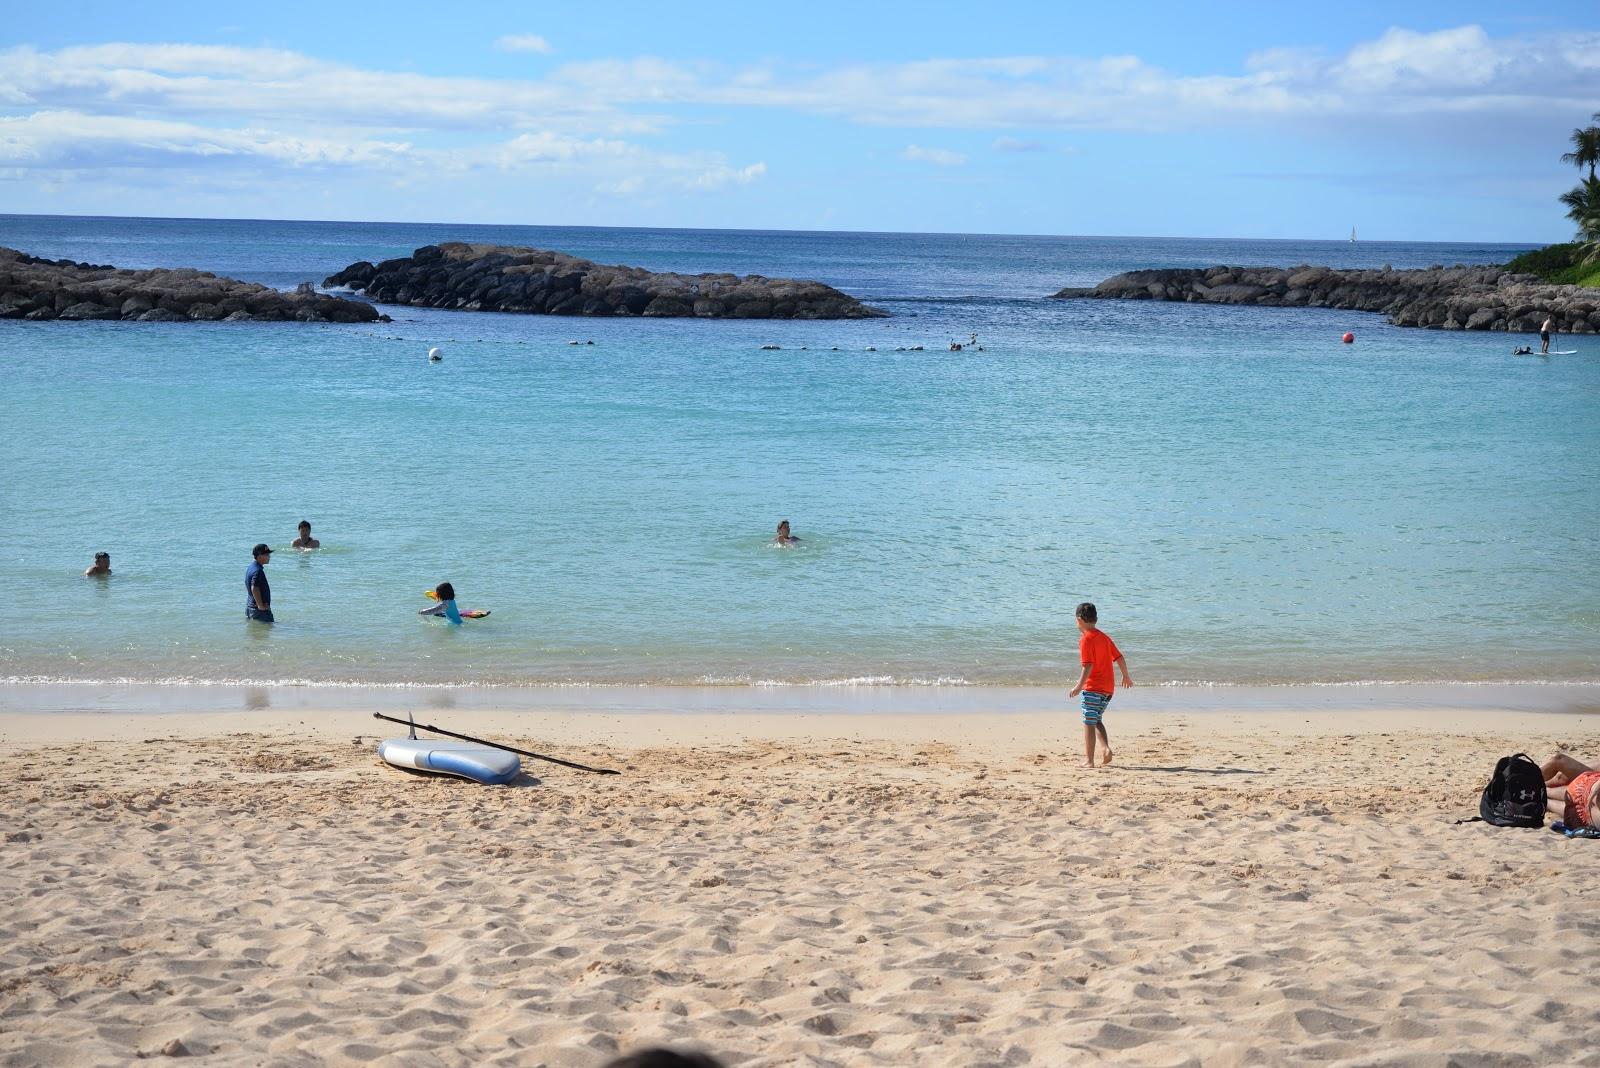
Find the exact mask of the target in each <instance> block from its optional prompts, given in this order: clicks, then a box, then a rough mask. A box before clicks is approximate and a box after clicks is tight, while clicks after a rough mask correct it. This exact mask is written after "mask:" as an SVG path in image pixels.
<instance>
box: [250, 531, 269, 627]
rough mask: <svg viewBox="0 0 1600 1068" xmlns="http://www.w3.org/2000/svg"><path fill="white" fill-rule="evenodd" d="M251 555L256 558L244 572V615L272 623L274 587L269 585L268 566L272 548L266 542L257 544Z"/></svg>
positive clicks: (258, 620) (260, 621)
mask: <svg viewBox="0 0 1600 1068" xmlns="http://www.w3.org/2000/svg"><path fill="white" fill-rule="evenodd" d="M250 555H251V556H253V557H255V558H256V559H255V563H253V564H251V565H250V566H249V567H248V568H246V569H245V572H244V594H245V602H244V617H245V618H246V619H253V620H255V621H256V622H258V623H271V622H272V621H273V620H272V587H271V586H269V585H267V570H266V568H267V563H268V562H269V561H270V560H271V559H272V550H271V549H269V548H267V546H266V545H265V544H262V545H257V546H256V547H255V548H254V549H251V550H250Z"/></svg>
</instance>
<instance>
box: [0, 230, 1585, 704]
mask: <svg viewBox="0 0 1600 1068" xmlns="http://www.w3.org/2000/svg"><path fill="white" fill-rule="evenodd" d="M453 238H461V239H468V240H480V241H482V240H492V241H504V242H515V243H523V244H532V245H537V246H540V247H547V248H558V249H561V250H563V251H568V252H572V253H575V254H578V255H582V256H588V257H592V258H596V259H600V260H603V261H607V262H626V263H633V264H639V265H642V266H647V267H652V268H658V269H669V268H670V269H677V270H690V271H697V270H734V271H739V272H741V273H744V272H759V273H763V274H769V275H775V276H781V275H788V276H797V277H811V278H818V279H821V280H823V281H826V282H829V283H831V284H834V285H838V286H839V287H840V288H843V289H845V290H847V291H849V292H851V293H854V294H856V295H858V296H860V297H862V298H864V299H866V300H868V301H869V302H872V303H875V304H877V305H879V306H881V307H883V308H884V309H886V310H888V311H890V312H892V313H893V314H892V317H891V318H888V319H883V320H874V321H866V322H845V323H811V322H807V323H789V322H696V321H673V320H636V319H615V320H609V319H608V320H594V319H568V318H554V317H541V316H511V315H494V314H472V313H459V312H436V311H424V310H417V309H407V308H398V309H387V310H389V311H390V313H391V314H393V315H394V316H395V318H396V321H395V322H394V323H392V324H378V325H376V326H309V325H305V324H248V323H246V324H232V323H230V324H221V323H217V324H198V323H197V324H171V325H168V324H141V325H138V326H134V325H126V324H117V323H82V324H51V323H44V324H33V323H19V322H0V383H3V393H4V412H5V424H6V432H5V434H4V435H3V436H0V521H3V523H4V527H5V530H6V536H5V538H4V539H3V540H0V576H3V577H4V580H5V585H6V587H7V593H6V597H7V601H8V605H7V610H6V611H5V612H4V614H3V616H0V680H10V681H13V682H15V681H20V680H61V679H97V680H109V679H128V680H141V681H182V680H193V681H216V682H220V681H238V680H261V681H280V682H281V681H288V680H306V681H311V682H318V683H362V684H379V685H383V684H426V685H436V684H449V683H469V684H471V683H479V684H540V683H647V682H654V683H668V684H703V683H729V684H745V683H822V682H844V681H856V682H860V681H864V680H872V681H880V682H891V681H892V682H900V683H916V682H924V683H929V682H945V683H963V682H965V683H986V684H1034V683H1059V682H1062V681H1065V680H1070V679H1072V678H1075V676H1076V664H1075V656H1076V638H1077V632H1076V628H1075V626H1074V624H1073V621H1072V608H1073V606H1074V605H1075V604H1076V603H1077V602H1078V601H1081V600H1085V599H1092V600H1094V601H1096V602H1097V603H1098V604H1099V605H1100V609H1101V613H1102V619H1103V622H1104V624H1105V626H1106V627H1107V629H1108V630H1110V631H1111V632H1112V633H1113V634H1114V635H1115V636H1116V637H1117V640H1118V643H1119V644H1120V645H1121V647H1122V648H1123V650H1124V651H1125V652H1126V653H1127V654H1128V656H1129V659H1130V662H1131V663H1132V665H1133V669H1134V672H1135V677H1136V678H1138V679H1139V680H1140V681H1142V682H1147V683H1155V682H1175V683H1196V684H1203V683H1236V684H1273V683H1314V682H1325V683H1343V682H1359V681H1369V680H1391V681H1394V680H1399V681H1423V682H1446V681H1469V682H1470V681H1485V680H1503V679H1518V680H1520V679H1531V680H1540V681H1551V682H1563V681H1564V682H1595V681H1600V584H1597V582H1596V575H1597V567H1596V565H1597V562H1600V561H1597V554H1596V550H1595V532H1596V530H1597V529H1600V487H1597V482H1596V474H1595V470H1596V469H1595V458H1596V457H1597V456H1600V414H1597V413H1600V340H1596V339H1592V338H1577V339H1574V340H1573V341H1572V342H1571V343H1565V340H1564V344H1563V346H1562V347H1564V348H1576V349H1578V350H1579V352H1578V355H1575V356H1566V357H1558V358H1551V359H1548V360H1538V359H1513V358H1511V357H1510V356H1509V355H1508V352H1509V350H1510V348H1511V345H1512V341H1511V339H1509V338H1507V337H1506V336H1505V335H1503V334H1502V335H1494V334H1463V333H1443V332H1432V331H1417V330H1401V329H1397V328H1393V327H1389V326H1387V325H1385V324H1384V323H1383V321H1382V320H1381V319H1380V318H1379V317H1377V316H1371V315H1362V314H1358V313H1347V312H1334V311H1324V310H1286V309H1240V308H1207V307H1196V306H1191V305H1167V304H1154V303H1137V304H1123V303H1102V302H1090V301H1065V302H1063V301H1054V300H1050V299H1048V294H1049V293H1051V292H1053V291H1054V290H1056V289H1058V288H1060V287H1062V286H1066V285H1086V284H1092V283H1093V282H1095V281H1098V280H1099V279H1100V278H1102V277H1104V276H1105V275H1108V274H1111V273H1114V272H1116V271H1120V270H1126V269H1130V268H1133V267H1143V266H1160V265H1197V266H1203V265H1209V264H1212V263H1219V262H1226V263H1235V264H1243V263H1250V264H1257V263H1273V264H1295V263H1302V262H1309V263H1331V264H1334V265H1372V266H1376V265H1380V264H1383V263H1391V264H1393V265H1394V266H1396V267H1406V266H1426V265H1428V264H1430V263H1455V262H1468V263H1474V262H1500V261H1503V260H1505V259H1506V258H1508V257H1509V256H1510V255H1511V254H1513V253H1514V252H1515V251H1518V249H1516V248H1514V247H1509V246H1467V245H1416V244H1404V245H1401V244H1381V243H1368V242H1363V243H1361V244H1355V245H1352V244H1350V243H1349V242H1325V243H1315V242H1300V243H1296V242H1248V241H1192V240H1151V239H1116V238H1045V237H1037V238H1020V237H984V236H963V235H895V234H823V233H758V232H736V231H668V230H620V229H617V230H606V229H563V228H551V227H472V226H449V227H441V226H422V225H386V224H357V223H282V222H221V221H189V220H148V219H62V218H39V217H18V216H0V244H4V245H9V246H13V247H19V248H22V249H25V250H27V251H29V252H33V253H35V254H41V255H48V256H52V257H54V256H70V257H72V258H74V259H80V260H89V261H93V262H100V263H115V264H117V265H119V266H128V267H146V266H158V265H165V266H191V265H192V266H199V267H203V268H206V269H210V270H215V271H218V272H219V273H225V274H230V275H233V276H237V277H242V278H248V279H254V280H260V281H264V282H267V283H269V284H273V285H278V286H283V287H290V286H293V285H294V284H295V283H297V282H300V281H304V280H308V279H309V280H320V279H321V278H322V277H324V276H325V275H327V274H330V273H332V272H333V271H335V270H337V269H339V268H341V267H343V266H345V265H346V264H348V263H350V262H352V261H354V260H356V259H372V260H377V259H380V258H384V257H388V256H394V255H400V254H404V253H407V252H409V251H410V250H411V249H412V248H415V247H417V246H419V245H423V244H428V243H431V242H436V241H441V240H448V239H453ZM1347 329H1348V330H1353V331H1355V333H1356V335H1357V342H1356V344H1355V345H1353V346H1345V345H1341V344H1340V343H1339V335H1340V334H1342V333H1343V332H1344V331H1345V330H1347ZM974 332H975V333H977V334H978V335H979V340H980V342H981V344H982V345H983V351H982V352H972V351H967V352H962V353H952V352H949V351H948V346H949V343H950V342H951V341H952V340H957V339H960V340H965V339H966V338H968V337H969V335H970V334H972V333H974ZM572 340H579V341H584V342H587V341H591V340H592V341H593V342H594V344H593V345H588V344H582V345H576V346H574V345H569V344H568V342H569V341H572ZM434 345H437V346H440V347H441V348H443V350H444V354H445V359H444V361H443V362H442V363H440V364H435V365H430V364H429V363H428V362H427V360H426V358H425V354H426V352H427V350H428V348H429V347H430V346H434ZM763 345H781V346H782V349H781V351H763V350H762V346H763ZM919 345H920V346H923V351H902V350H907V349H912V348H914V347H915V346H919ZM871 350H875V351H871ZM301 518H308V519H310V520H311V521H312V523H313V524H314V525H315V530H316V533H317V535H318V536H319V537H320V538H321V539H322V541H323V544H324V545H325V546H326V548H324V549H323V550H322V551H320V552H317V553H313V554H297V553H293V552H290V551H285V550H287V546H288V543H289V541H290V540H291V539H292V538H293V537H294V525H295V522H296V521H297V520H299V519H301ZM784 518H787V519H790V520H792V521H793V523H794V527H795V532H796V533H798V534H799V535H801V537H802V538H803V539H804V541H803V543H802V546H801V547H800V548H798V549H794V550H780V549H775V548H772V547H770V546H769V544H768V539H769V538H770V535H771V531H772V528H773V526H774V525H775V524H776V522H777V521H778V520H779V519H784ZM257 541H267V542H269V543H271V544H272V545H273V546H274V547H275V548H279V549H280V551H279V553H278V554H277V555H276V556H275V557H274V562H273V563H272V565H271V567H270V571H269V574H270V576H271V579H272V586H273V593H274V607H275V608H276V609H277V614H278V619H279V621H280V622H279V623H278V624H277V625H276V626H275V627H273V628H270V629H269V628H264V627H258V626H247V625H246V623H245V621H244V619H243V611H242V609H243V602H244V590H243V575H244V569H245V566H246V565H247V564H248V563H249V556H248V554H249V547H250V546H251V545H252V544H253V543H255V542H257ZM97 549H105V550H107V551H109V552H110V553H111V554H112V559H113V567H114V570H115V572H116V574H115V575H114V577H113V578H111V579H110V580H109V581H104V582H96V581H90V580H86V579H84V578H82V577H81V571H82V569H83V568H84V567H85V566H87V564H88V563H89V559H90V557H91V556H92V554H93V553H94V551H95V550H97ZM445 579H448V580H450V581H452V582H453V583H454V584H455V586H456V588H457V590H458V591H459V592H460V596H461V602H462V604H463V605H464V606H472V607H484V608H489V609H492V610H493V615H492V616H491V617H490V618H489V619H487V620H484V621H480V622H475V623H470V624H468V625H467V626H465V627H462V628H459V629H456V628H450V627H446V626H443V625H439V624H436V623H432V622H429V621H425V620H423V619H420V618H419V617H418V616H417V615H416V614H415V613H416V610H417V609H419V608H421V607H424V606H425V605H426V603H427V602H426V601H424V599H423V597H422V591H423V590H424V589H426V588H429V587H431V586H433V585H434V584H436V583H437V582H439V581H441V580H445Z"/></svg>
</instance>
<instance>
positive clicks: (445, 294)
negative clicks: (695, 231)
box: [323, 241, 885, 319]
mask: <svg viewBox="0 0 1600 1068" xmlns="http://www.w3.org/2000/svg"><path fill="white" fill-rule="evenodd" d="M323 285H326V286H347V287H348V288H350V289H353V290H358V291H362V292H365V293H366V295H367V296H368V297H370V298H371V299H373V300H375V301H377V302H378V303H380V304H410V305H413V306H416V307H423V308H459V309H463V310H465V311H501V312H524V313H533V314H544V315H644V316H651V317H666V316H692V317H695V318H699V319H866V318H871V317H874V316H880V315H883V314H885V313H884V312H881V311H879V310H878V309H876V308H870V307H868V306H867V305H865V304H863V303H861V302H860V301H859V300H856V299H855V298H854V297H851V296H848V295H847V294H844V293H841V292H839V291H838V290H837V289H834V288H833V287H831V286H825V285H823V284H822V283H821V282H805V281H796V280H793V279H788V278H764V277H762V276H761V275H758V274H752V275H747V276H745V277H743V278H740V277H739V276H738V275H733V274H657V273H655V272H653V271H646V270H644V269H643V268H640V267H608V266H605V265H602V264H598V263H594V262H592V261H590V260H582V259H578V258H577V257H575V256H568V255H566V254H564V253H560V252H545V251H541V250H539V249H532V248H515V247H510V246H504V245H469V244H465V243H463V242H460V241H450V242H446V243H444V244H441V245H427V246H424V247H423V248H419V249H417V250H416V251H415V252H414V253H412V254H411V255H410V256H409V257H406V258H404V259H393V260H384V261H383V262H382V263H378V264H372V263H368V262H365V261H362V262H360V263H352V264H351V265H350V266H348V267H346V268H345V269H344V270H342V271H340V272H339V273H338V274H336V275H333V276H331V277H329V278H328V279H326V280H325V281H324V282H323Z"/></svg>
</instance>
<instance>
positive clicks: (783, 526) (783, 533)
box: [778, 519, 789, 538]
mask: <svg viewBox="0 0 1600 1068" xmlns="http://www.w3.org/2000/svg"><path fill="white" fill-rule="evenodd" d="M788 536H789V521H788V520H787V519H785V520H782V521H781V522H779V523H778V537H780V538H787V537H788Z"/></svg>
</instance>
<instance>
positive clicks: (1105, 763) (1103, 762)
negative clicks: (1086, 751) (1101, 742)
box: [1100, 749, 1111, 768]
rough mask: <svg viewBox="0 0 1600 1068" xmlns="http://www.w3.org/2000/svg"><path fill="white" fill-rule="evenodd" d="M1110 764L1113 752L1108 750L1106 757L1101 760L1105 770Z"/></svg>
mask: <svg viewBox="0 0 1600 1068" xmlns="http://www.w3.org/2000/svg"><path fill="white" fill-rule="evenodd" d="M1109 763H1111V750H1109V749H1107V750H1106V755H1105V756H1103V757H1101V758H1100V766H1101V767H1102V768H1103V767H1105V766H1106V765H1107V764H1109Z"/></svg>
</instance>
